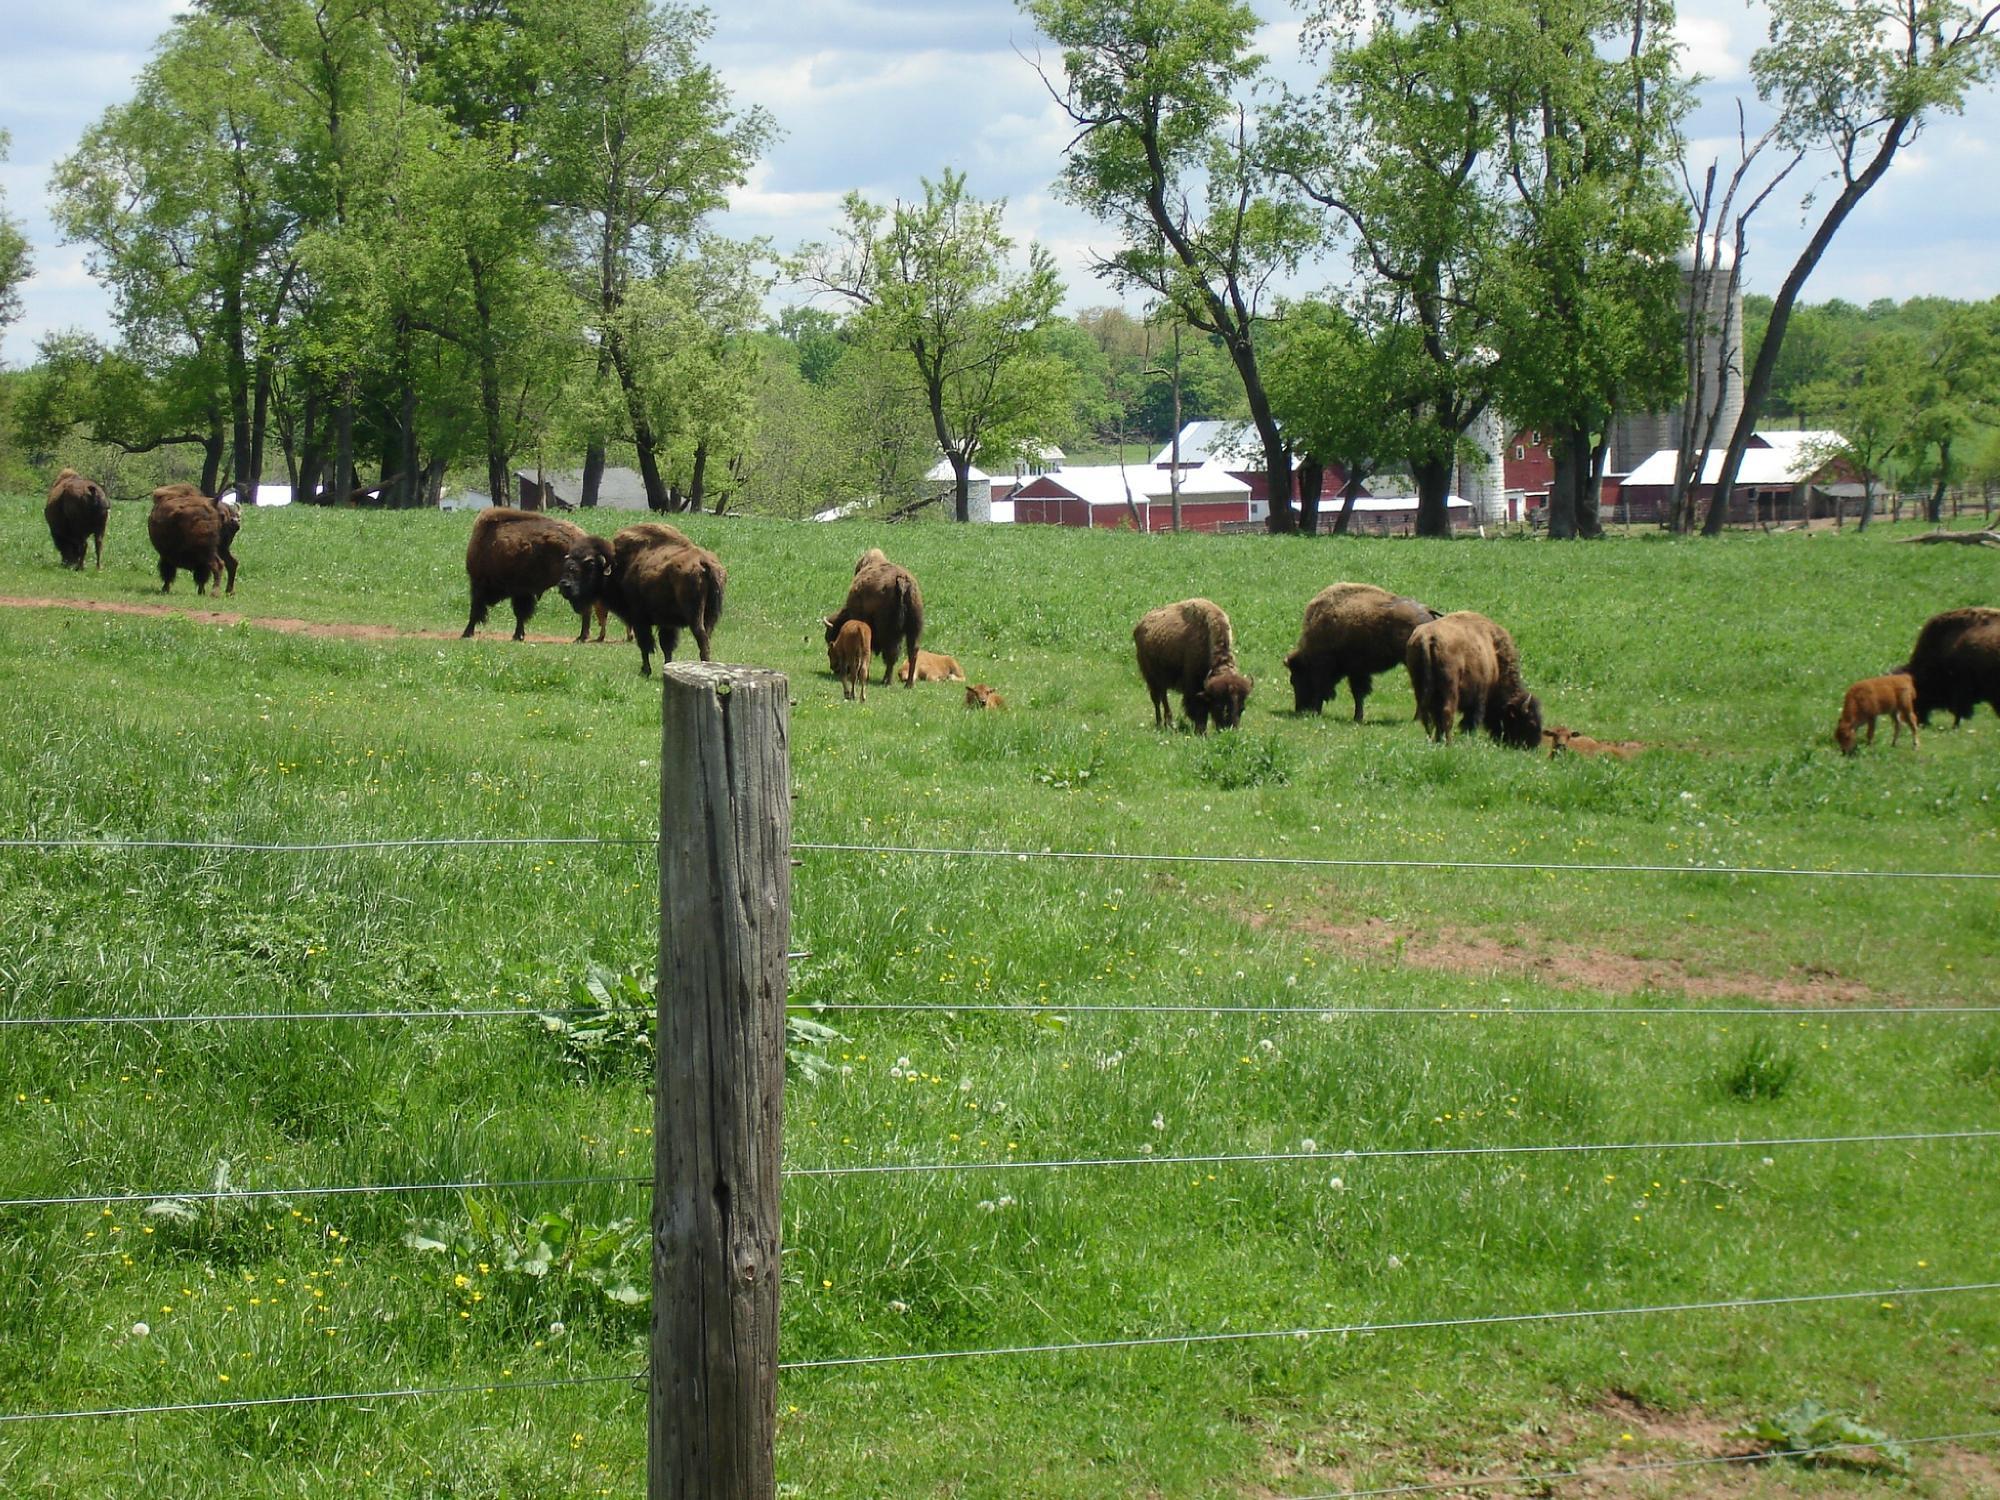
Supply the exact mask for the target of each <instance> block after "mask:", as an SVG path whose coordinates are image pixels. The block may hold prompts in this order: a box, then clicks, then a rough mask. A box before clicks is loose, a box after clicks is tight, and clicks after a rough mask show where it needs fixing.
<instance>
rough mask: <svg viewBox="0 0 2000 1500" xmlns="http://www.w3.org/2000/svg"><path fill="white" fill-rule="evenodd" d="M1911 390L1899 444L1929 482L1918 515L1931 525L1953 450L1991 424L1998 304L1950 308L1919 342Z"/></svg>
mask: <svg viewBox="0 0 2000 1500" xmlns="http://www.w3.org/2000/svg"><path fill="white" fill-rule="evenodd" d="M1913 387H1914V388H1913V389H1912V390H1911V392H1910V404H1911V407H1912V409H1913V416H1912V419H1911V422H1910V427H1909V431H1908V433H1907V434H1906V436H1905V443H1904V446H1905V449H1906V451H1907V452H1908V454H1909V456H1910V457H1911V459H1912V460H1914V464H1915V468H1916V471H1917V473H1919V474H1923V475H1927V476H1928V477H1929V479H1930V481H1931V486H1930V494H1929V495H1928V496H1927V497H1926V499H1925V502H1924V516H1925V518H1926V519H1927V520H1929V521H1930V523H1931V524H1932V525H1934V526H1935V525H1938V524H1939V523H1941V522H1942V521H1943V520H1944V495H1945V490H1946V488H1947V487H1949V485H1950V484H1951V482H1952V480H1953V479H1954V478H1955V477H1957V473H1958V469H1957V465H1956V464H1955V462H1954V457H1953V455H1954V451H1955V450H1956V449H1957V448H1958V447H1959V445H1960V444H1962V443H1963V442H1965V441H1966V440H1967V439H1968V438H1970V437H1971V435H1972V434H1973V433H1974V432H1975V431H1976V430H1978V429H1980V428H1983V427H1987V426H1990V425H1991V423H1992V421H1993V417H1994V413H1995V410H1996V400H2000V301H1995V302H1983V303H1977V304H1974V305H1972V306H1955V307H1952V308H1950V309H1949V310H1948V311H1947V312H1946V313H1945V314H1944V316H1943V318H1942V319H1940V321H1939V322H1938V324H1937V325H1936V326H1935V328H1934V329H1933V330H1932V332H1931V334H1930V336H1929V337H1927V338H1926V339H1924V340H1923V343H1922V345H1921V347H1920V349H1919V352H1918V359H1917V369H1916V372H1915V379H1914V382H1913Z"/></svg>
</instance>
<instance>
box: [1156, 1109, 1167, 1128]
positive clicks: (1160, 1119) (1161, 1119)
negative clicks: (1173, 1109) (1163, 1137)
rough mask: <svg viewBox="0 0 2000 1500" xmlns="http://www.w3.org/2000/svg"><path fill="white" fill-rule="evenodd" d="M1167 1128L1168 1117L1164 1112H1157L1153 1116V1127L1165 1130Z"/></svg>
mask: <svg viewBox="0 0 2000 1500" xmlns="http://www.w3.org/2000/svg"><path fill="white" fill-rule="evenodd" d="M1166 1128H1167V1117H1166V1116H1165V1115H1163V1114H1158V1113H1155V1114H1154V1116H1153V1129H1155V1130H1165V1129H1166Z"/></svg>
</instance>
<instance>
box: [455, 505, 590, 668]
mask: <svg viewBox="0 0 2000 1500" xmlns="http://www.w3.org/2000/svg"><path fill="white" fill-rule="evenodd" d="M585 534H586V533H585V532H584V529H583V528H582V527H581V526H572V525H571V524H570V523H569V522H568V521H562V520H558V519H557V518H556V517H554V516H548V515H542V514H539V513H537V512H534V511H526V510H515V509H513V508H512V507H511V506H506V505H494V506H489V507H488V508H487V509H485V510H482V511H481V512H480V513H479V518H478V519H477V520H476V521H474V522H473V523H472V540H471V541H469V542H467V543H466V545H465V577H466V580H467V582H469V583H470V584H471V585H472V614H471V617H470V618H469V619H467V620H466V622H465V629H464V630H463V631H461V632H460V633H459V639H460V640H464V639H465V638H466V637H468V636H470V635H471V634H472V633H473V631H475V630H477V629H478V628H479V627H480V626H481V625H484V624H485V623H486V611H487V610H489V609H491V608H492V607H493V606H494V605H496V604H498V603H499V602H500V601H501V600H502V599H507V600H510V601H512V603H513V605H514V639H515V640H517V641H518V640H521V639H523V638H525V637H526V635H527V633H528V619H529V617H530V616H531V615H533V614H534V612H535V604H536V602H537V601H538V600H540V598H541V597H542V595H543V594H545V593H547V592H548V591H549V590H550V589H551V588H553V587H555V585H556V582H557V580H559V579H560V578H561V577H562V570H563V559H564V558H565V557H567V556H569V552H570V549H571V548H572V547H574V546H576V545H577V544H578V543H579V542H581V541H582V540H583V539H584V536H585ZM576 612H577V625H578V629H577V636H576V639H577V644H579V645H581V644H582V643H583V642H585V641H587V640H589V639H590V609H589V607H588V606H587V605H581V604H579V605H578V606H577V610H576ZM597 638H598V639H599V640H600V641H601V640H603V639H604V611H603V610H602V609H601V608H600V609H599V610H598V611H597Z"/></svg>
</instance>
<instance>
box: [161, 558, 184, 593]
mask: <svg viewBox="0 0 2000 1500" xmlns="http://www.w3.org/2000/svg"><path fill="white" fill-rule="evenodd" d="M179 571H180V569H178V568H176V567H175V566H174V565H173V564H172V563H170V562H168V561H167V560H166V559H165V558H164V557H163V558H161V559H160V592H161V593H163V594H166V593H171V592H172V591H173V587H174V575H175V574H176V573H178V572H179Z"/></svg>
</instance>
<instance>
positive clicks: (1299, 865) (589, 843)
mask: <svg viewBox="0 0 2000 1500" xmlns="http://www.w3.org/2000/svg"><path fill="white" fill-rule="evenodd" d="M658 842H659V838H658V835H657V834H626V835H606V834H591V835H571V836H565V835H553V834H551V835H540V834H522V835H511V836H495V837H483V836H469V837H458V838H446V837H427V838H400V839H334V840H328V841H326V842H320V843H311V842H301V843H284V842H270V843H253V842H237V841H232V840H226V839H151V838H8V839H0V849H23V850H40V851H48V852H54V851H60V850H98V851H104V852H112V853H116V852H126V851H142V850H185V851H191V852H196V853H205V854H341V853H356V852H367V853H381V852H387V851H396V850H413V849H526V848H563V847H585V848H588V847H606V846H622V847H639V846H641V845H651V846H656V845H657V844H658ZM792 852H793V853H794V854H860V855H880V856H888V855H898V856H913V857H922V858H937V859H1003V860H1014V861H1016V862H1018V863H1022V864H1025V863H1027V862H1029V861H1031V860H1038V859H1042V860H1058V861H1072V862H1074V861H1095V862H1098V863H1106V864H1118V863H1125V864H1134V863H1136V864H1192V865H1281V866H1285V867H1288V868H1292V869H1322V870H1497V871H1505V872H1510V873H1515V874H1557V875H1735V876H1760V877H1761V876H1771V877H1776V878H1783V879H1796V880H1924V881H1951V880H1971V881H2000V871H1991V870H1844V869H1826V868H1807V869H1800V868H1798V867H1796V866H1783V865H1728V864H1720V863H1717V864H1709V865H1702V864H1679V865H1662V864H1615V863H1605V864H1581V863H1565V862H1561V861H1552V860H1512V859H1398V858H1392V857H1388V856H1356V857H1352V858H1335V857H1331V856H1318V855H1305V854H1193V853H1134V852H1125V851H1120V850H1092V849H974V848H964V849H961V848H952V847H948V846H944V845H932V844H838V843H794V844H793V845H792Z"/></svg>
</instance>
